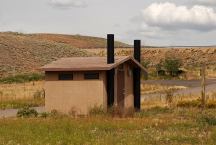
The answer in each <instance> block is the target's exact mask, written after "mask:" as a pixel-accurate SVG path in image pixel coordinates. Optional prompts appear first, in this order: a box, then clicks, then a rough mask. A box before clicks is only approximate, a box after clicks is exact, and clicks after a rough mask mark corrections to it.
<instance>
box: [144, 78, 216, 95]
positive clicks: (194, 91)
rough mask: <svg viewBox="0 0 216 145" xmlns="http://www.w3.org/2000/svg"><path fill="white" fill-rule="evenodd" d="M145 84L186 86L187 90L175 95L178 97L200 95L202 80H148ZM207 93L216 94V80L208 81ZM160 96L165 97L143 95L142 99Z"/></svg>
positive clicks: (177, 92)
mask: <svg viewBox="0 0 216 145" xmlns="http://www.w3.org/2000/svg"><path fill="white" fill-rule="evenodd" d="M143 83H144V84H159V85H167V86H185V87H187V89H182V90H178V91H176V92H175V93H174V95H175V96H178V95H183V96H185V95H200V94H201V82H200V80H189V81H186V80H148V81H144V82H143ZM206 92H207V93H209V92H216V79H207V80H206ZM158 96H162V97H163V96H164V94H161V93H160V94H158V93H156V94H146V95H142V99H148V98H149V99H150V98H155V97H158Z"/></svg>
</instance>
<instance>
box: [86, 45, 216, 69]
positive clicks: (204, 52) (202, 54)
mask: <svg viewBox="0 0 216 145" xmlns="http://www.w3.org/2000/svg"><path fill="white" fill-rule="evenodd" d="M87 51H88V52H91V53H95V54H96V55H99V56H105V55H106V50H105V49H100V50H98V49H93V50H87ZM115 53H116V55H133V49H131V48H127V49H124V48H118V49H116V50H115ZM166 57H171V58H178V59H180V60H181V61H182V63H183V65H184V66H186V67H195V66H199V65H200V64H201V63H203V62H205V63H206V64H209V65H213V66H215V65H216V47H190V48H147V47H144V48H142V60H143V61H146V62H147V61H148V62H150V65H152V66H154V65H156V64H158V63H159V62H160V61H161V60H163V59H164V58H166ZM215 68H216V66H215Z"/></svg>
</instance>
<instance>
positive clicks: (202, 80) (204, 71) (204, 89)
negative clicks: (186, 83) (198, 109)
mask: <svg viewBox="0 0 216 145" xmlns="http://www.w3.org/2000/svg"><path fill="white" fill-rule="evenodd" d="M201 76H202V78H201V87H202V92H201V97H202V98H201V101H202V102H201V103H202V108H203V109H204V108H205V105H206V64H203V65H202V69H201Z"/></svg>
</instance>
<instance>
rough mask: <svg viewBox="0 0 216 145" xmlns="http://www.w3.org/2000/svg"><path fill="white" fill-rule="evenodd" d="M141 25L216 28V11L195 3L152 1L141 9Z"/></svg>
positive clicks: (172, 27)
mask: <svg viewBox="0 0 216 145" xmlns="http://www.w3.org/2000/svg"><path fill="white" fill-rule="evenodd" d="M141 19H142V25H143V26H145V27H146V28H148V27H155V28H160V29H166V30H181V29H188V30H198V31H210V30H213V29H216V12H215V11H214V9H213V8H211V7H207V6H201V5H195V6H193V7H191V8H188V7H187V6H177V5H175V4H173V3H169V2H166V3H153V4H151V5H150V6H148V7H147V8H145V9H143V10H142V11H141Z"/></svg>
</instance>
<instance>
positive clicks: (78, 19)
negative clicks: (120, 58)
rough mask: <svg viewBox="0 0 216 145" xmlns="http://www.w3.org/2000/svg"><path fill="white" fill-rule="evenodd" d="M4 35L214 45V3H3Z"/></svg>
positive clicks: (40, 0) (36, 0) (144, 0)
mask: <svg viewBox="0 0 216 145" xmlns="http://www.w3.org/2000/svg"><path fill="white" fill-rule="evenodd" d="M0 31H18V32H23V33H63V34H81V35H90V36H98V37H106V34H107V33H114V34H115V36H116V39H117V40H120V41H123V42H127V43H130V44H131V43H132V42H133V40H134V39H141V40H142V43H143V44H144V45H216V0H169V1H168V0H0Z"/></svg>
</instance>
